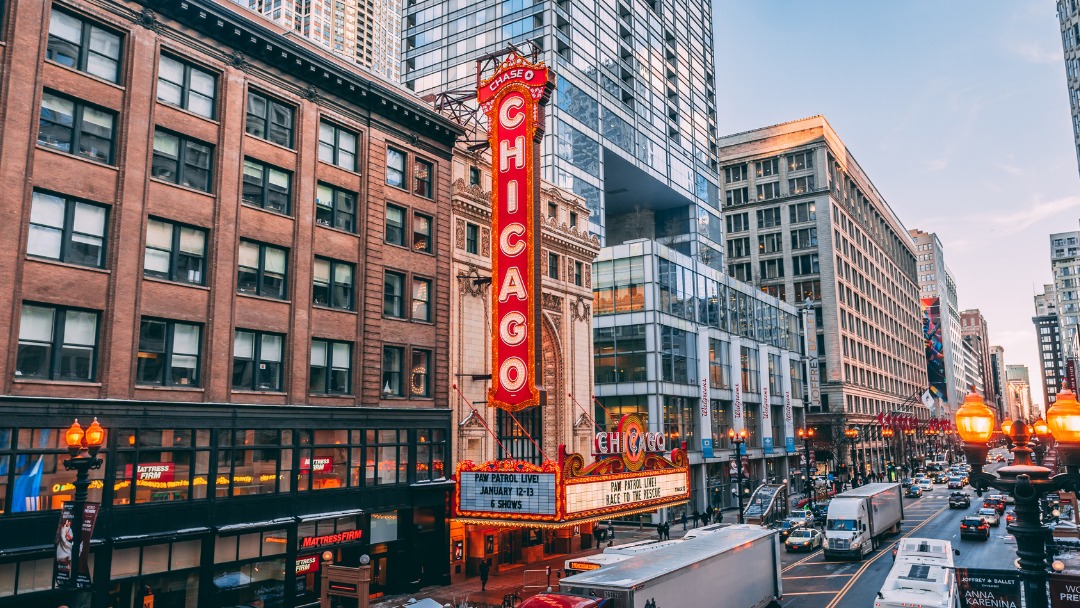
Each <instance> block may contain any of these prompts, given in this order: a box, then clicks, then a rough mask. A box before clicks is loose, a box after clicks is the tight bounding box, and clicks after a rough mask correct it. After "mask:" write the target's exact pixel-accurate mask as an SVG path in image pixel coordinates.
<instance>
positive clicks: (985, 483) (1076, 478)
mask: <svg viewBox="0 0 1080 608" xmlns="http://www.w3.org/2000/svg"><path fill="white" fill-rule="evenodd" d="M1046 418H1047V422H1046V427H1047V428H1048V430H1049V434H1048V436H1047V437H1048V438H1049V437H1051V436H1052V437H1053V439H1055V440H1056V441H1057V444H1058V450H1059V452H1060V453H1061V454H1062V462H1063V463H1064V464H1065V465H1066V472H1065V473H1063V474H1059V475H1055V476H1053V477H1051V473H1052V471H1051V470H1050V469H1048V468H1046V467H1042V466H1038V465H1035V464H1033V463H1032V462H1031V454H1032V450H1031V448H1030V447H1029V442H1030V441H1031V439H1032V437H1033V436H1034V435H1035V433H1036V428H1038V430H1041V429H1042V426H1043V425H1042V424H1028V423H1027V422H1025V421H1023V420H1015V421H1012V422H1011V424H1008V423H1009V421H1008V420H1006V421H1004V422H1003V423H1002V429H1001V430H1002V433H1003V434H1004V435H1005V436H1006V437H1007V438H1008V439H1009V440H1010V442H1011V444H1012V449H1011V450H1010V451H1011V452H1012V453H1013V455H1014V458H1015V459H1014V463H1013V464H1012V465H1010V466H1005V467H1002V468H1000V469H998V471H997V475H994V474H991V473H987V472H984V471H983V470H982V468H983V464H984V463H985V462H986V455H987V454H988V453H989V450H990V446H989V445H988V443H987V442H988V441H990V438H991V437H992V436H993V434H994V412H993V411H992V410H991V409H990V408H989V407H987V406H986V404H985V403H983V400H982V397H980V396H979V395H978V394H977V393H976V392H975V390H974V388H972V391H971V392H970V393H968V395H967V397H965V399H964V405H963V407H961V408H960V409H959V410H957V412H956V427H957V431H958V432H959V433H960V438H961V439H962V440H963V442H964V453H965V455H966V456H967V460H968V464H970V465H971V474H970V476H969V477H970V480H971V486H972V487H973V488H975V492H976V493H977V494H978V495H979V496H982V494H983V492H985V491H986V490H987V489H988V488H995V489H998V490H1001V491H1004V492H1008V493H1009V494H1011V495H1012V496H1013V498H1014V499H1015V501H1016V507H1015V512H1016V520H1015V521H1014V522H1013V523H1011V524H1008V525H1007V528H1006V529H1007V530H1008V531H1009V533H1010V534H1012V535H1013V536H1014V537H1015V538H1016V554H1017V556H1018V557H1019V559H1018V560H1017V565H1018V567H1019V569H1020V576H1021V577H1022V579H1023V581H1024V587H1025V593H1024V595H1025V596H1026V597H1027V601H1028V606H1029V607H1030V608H1046V607H1047V605H1048V597H1047V591H1046V581H1047V559H1046V551H1045V543H1046V539H1047V538H1049V537H1050V532H1049V530H1048V529H1046V528H1045V527H1044V526H1043V525H1042V520H1041V518H1040V512H1039V511H1040V504H1041V502H1042V498H1043V497H1044V496H1046V494H1048V493H1051V492H1056V491H1058V490H1062V489H1065V490H1069V491H1074V492H1075V491H1077V490H1078V489H1080V472H1078V470H1077V465H1078V464H1080V461H1078V460H1077V456H1078V455H1080V404H1078V403H1077V402H1076V395H1075V394H1074V393H1073V392H1072V391H1071V390H1069V387H1068V385H1065V386H1064V387H1063V388H1062V390H1061V392H1060V393H1059V396H1058V401H1057V403H1055V404H1054V406H1053V407H1051V408H1050V410H1049V411H1047V412H1046Z"/></svg>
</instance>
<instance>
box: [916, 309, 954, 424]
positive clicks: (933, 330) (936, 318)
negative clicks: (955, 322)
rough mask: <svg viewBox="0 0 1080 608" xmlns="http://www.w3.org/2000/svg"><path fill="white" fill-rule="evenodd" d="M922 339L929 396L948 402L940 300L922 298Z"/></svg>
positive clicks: (944, 402) (943, 402)
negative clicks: (924, 344)
mask: <svg viewBox="0 0 1080 608" xmlns="http://www.w3.org/2000/svg"><path fill="white" fill-rule="evenodd" d="M919 302H920V304H921V305H922V315H923V339H924V340H925V343H926V379H927V382H928V383H929V385H930V394H931V395H932V396H933V397H934V398H935V399H937V400H940V401H941V403H942V404H946V403H948V402H949V393H948V385H947V383H946V382H945V343H944V342H943V341H942V338H941V332H942V319H941V299H940V298H922V299H921V300H919Z"/></svg>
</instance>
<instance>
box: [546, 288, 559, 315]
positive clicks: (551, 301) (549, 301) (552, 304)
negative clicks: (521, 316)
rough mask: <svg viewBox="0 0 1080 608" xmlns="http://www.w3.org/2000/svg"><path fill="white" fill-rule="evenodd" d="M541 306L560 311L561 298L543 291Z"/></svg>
mask: <svg viewBox="0 0 1080 608" xmlns="http://www.w3.org/2000/svg"><path fill="white" fill-rule="evenodd" d="M541 299H542V301H543V306H544V308H546V309H547V310H554V311H557V312H561V311H562V298H560V297H559V296H557V295H555V294H553V293H546V292H545V293H544V294H543V296H542V298H541Z"/></svg>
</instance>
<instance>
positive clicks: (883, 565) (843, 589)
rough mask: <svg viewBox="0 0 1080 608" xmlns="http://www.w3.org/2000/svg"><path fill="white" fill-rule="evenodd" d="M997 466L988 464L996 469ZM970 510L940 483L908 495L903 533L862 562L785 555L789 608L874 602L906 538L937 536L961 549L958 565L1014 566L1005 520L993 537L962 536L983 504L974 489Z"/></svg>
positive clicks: (818, 554) (1013, 546) (1013, 545)
mask: <svg viewBox="0 0 1080 608" xmlns="http://www.w3.org/2000/svg"><path fill="white" fill-rule="evenodd" d="M997 466H999V465H995V466H991V467H988V470H991V471H993V470H995V469H996V468H997ZM964 491H965V492H967V493H968V494H969V495H970V496H971V508H970V509H949V494H950V493H951V492H952V491H951V490H947V489H946V488H945V486H944V485H936V486H935V487H934V490H933V491H932V492H927V493H926V494H924V495H923V496H922V498H915V499H908V498H905V499H904V524H903V532H902V535H901V536H895V537H892V538H890V539H889V540H888V542H886V543H885V544H884V545H883V546H882V548H881V549H879V550H877V551H874V552H873V553H871V554H870V555H868V556H867V557H866V558H864V559H863V561H861V562H843V561H833V562H826V561H824V560H823V559H822V555H821V551H815V552H814V553H811V554H810V555H805V554H801V553H785V554H784V557H783V560H782V564H783V576H784V601H783V605H784V606H785V607H790V608H810V607H815V608H836V607H845V606H872V605H873V601H874V597H875V595H876V593H877V591H878V589H880V588H881V585H882V583H884V582H885V577H886V576H887V575H888V573H889V569H890V568H892V549H893V547H894V545H895V544H896V541H897V540H899V538H901V537H902V536H912V537H925V538H939V539H944V540H948V541H950V542H952V544H953V548H954V549H959V550H960V555H959V556H957V557H956V558H955V560H956V566H957V567H978V568H994V569H1010V568H1012V567H1013V566H1012V562H1013V560H1015V559H1016V543H1015V542H1014V541H1013V540H1012V539H1011V538H1010V539H1006V538H1004V537H1005V535H1006V532H1005V524H1004V522H1003V523H1002V524H1001V525H1000V526H998V527H996V528H991V529H990V540H989V541H986V542H983V541H977V540H963V541H962V540H960V520H961V519H963V517H964V516H965V515H968V514H970V513H972V512H974V511H975V510H976V509H977V507H978V505H980V504H981V502H979V501H978V497H977V496H975V492H974V491H973V490H972V489H971V488H966V489H965V490H964Z"/></svg>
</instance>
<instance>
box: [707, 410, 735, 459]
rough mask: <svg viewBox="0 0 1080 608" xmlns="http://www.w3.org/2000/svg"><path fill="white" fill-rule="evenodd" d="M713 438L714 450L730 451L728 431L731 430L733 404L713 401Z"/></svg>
mask: <svg viewBox="0 0 1080 608" xmlns="http://www.w3.org/2000/svg"><path fill="white" fill-rule="evenodd" d="M709 405H710V407H711V408H712V419H711V421H712V438H713V448H714V449H717V450H719V449H728V448H730V447H731V446H730V445H728V436H727V434H728V429H729V428H731V402H730V401H721V400H720V399H712V400H710V401H709Z"/></svg>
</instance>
